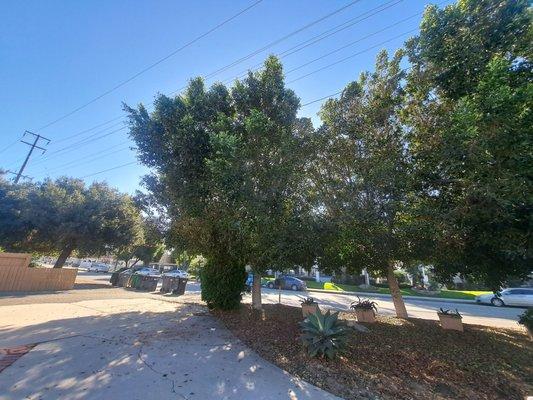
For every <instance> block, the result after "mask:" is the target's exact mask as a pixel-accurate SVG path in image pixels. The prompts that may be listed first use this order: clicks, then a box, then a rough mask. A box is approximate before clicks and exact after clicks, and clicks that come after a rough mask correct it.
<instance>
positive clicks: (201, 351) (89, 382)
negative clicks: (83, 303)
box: [0, 304, 335, 400]
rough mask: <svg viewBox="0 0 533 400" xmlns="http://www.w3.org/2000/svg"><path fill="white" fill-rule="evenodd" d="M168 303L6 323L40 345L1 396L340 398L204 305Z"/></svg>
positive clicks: (5, 380)
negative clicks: (237, 333) (285, 367)
mask: <svg viewBox="0 0 533 400" xmlns="http://www.w3.org/2000/svg"><path fill="white" fill-rule="evenodd" d="M169 306H172V307H175V308H177V309H176V310H175V311H165V312H151V311H148V312H134V311H133V312H123V313H115V314H112V315H92V316H86V317H77V318H66V319H61V320H54V321H49V322H45V323H41V324H36V325H32V326H25V327H18V328H17V327H7V328H4V329H3V330H2V331H1V332H0V343H9V342H11V343H13V344H15V343H30V342H40V344H38V345H37V346H36V347H35V348H34V349H33V350H32V351H30V352H29V353H27V354H26V355H25V356H23V357H21V358H20V359H18V360H17V361H16V362H15V363H14V364H13V365H11V366H10V367H8V368H6V369H5V370H4V371H3V372H2V373H0V393H3V394H4V395H3V397H2V396H0V398H2V400H7V399H9V400H11V399H13V400H15V399H20V398H31V399H34V398H35V399H36V398H41V399H60V398H64V399H67V398H68V399H85V398H87V399H109V398H116V399H176V398H178V399H180V398H181V399H233V398H234V399H287V398H289V393H291V392H292V393H294V394H295V396H296V397H297V398H298V399H333V398H335V397H334V396H331V395H329V394H327V393H325V392H323V391H321V390H320V389H318V388H316V387H314V386H311V385H309V384H306V383H305V382H301V381H299V380H297V379H295V378H293V377H292V376H290V375H289V374H287V373H286V372H284V371H282V370H280V369H278V368H277V367H275V366H273V365H272V364H270V363H268V362H266V361H264V360H263V359H261V358H260V357H259V356H257V355H256V354H255V353H253V352H251V351H250V350H249V349H248V348H247V347H246V346H244V345H243V344H242V343H241V342H240V341H239V340H237V339H236V338H235V337H234V336H233V335H232V334H231V333H230V332H229V331H227V330H226V329H225V328H224V327H223V326H222V325H221V324H220V323H219V322H218V321H217V320H216V319H214V318H213V317H212V316H211V315H210V314H209V313H207V312H206V310H205V308H204V307H202V306H198V305H181V306H178V307H176V305H175V304H173V305H169ZM13 338H16V340H13ZM38 338H47V339H46V341H40V340H38ZM0 347H3V345H0Z"/></svg>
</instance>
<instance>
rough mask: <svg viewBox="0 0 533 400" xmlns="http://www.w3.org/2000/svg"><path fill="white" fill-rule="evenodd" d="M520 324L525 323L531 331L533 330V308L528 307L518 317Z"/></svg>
mask: <svg viewBox="0 0 533 400" xmlns="http://www.w3.org/2000/svg"><path fill="white" fill-rule="evenodd" d="M518 323H519V324H520V325H524V326H525V327H526V328H527V329H529V330H530V331H533V308H528V309H527V310H526V311H524V312H523V313H522V314H521V315H520V318H519V319H518Z"/></svg>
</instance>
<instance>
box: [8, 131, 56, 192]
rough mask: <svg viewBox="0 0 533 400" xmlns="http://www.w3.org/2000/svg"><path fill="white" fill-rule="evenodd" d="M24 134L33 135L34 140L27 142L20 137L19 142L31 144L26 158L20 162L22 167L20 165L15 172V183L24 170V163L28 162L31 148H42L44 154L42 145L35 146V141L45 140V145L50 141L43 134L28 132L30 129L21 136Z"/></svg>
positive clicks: (31, 151)
mask: <svg viewBox="0 0 533 400" xmlns="http://www.w3.org/2000/svg"><path fill="white" fill-rule="evenodd" d="M26 135H33V136H35V140H34V141H33V143H28V142H26V141H25V140H22V139H21V142H22V143H25V144H27V145H28V146H31V147H30V151H29V152H28V155H27V156H26V159H25V160H24V163H23V164H22V167H20V170H19V172H18V173H17V177H16V178H15V183H19V180H20V178H21V176H22V173H23V172H24V168H26V164H28V161H29V159H30V156H31V153H33V149H35V148H36V147H37V148H38V149H39V150H42V151H43V153H42V154H44V153H45V151H46V149H45V148H43V147H40V146H37V143H39V140H41V139H42V140H45V141H46V145H48V143H50V139H47V138H45V137H44V136H41V135H39V134H37V133H33V132H30V131H26V132H24V135H23V136H22V138H24V137H25V136H26Z"/></svg>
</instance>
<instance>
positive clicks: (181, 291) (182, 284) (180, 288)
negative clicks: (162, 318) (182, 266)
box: [172, 278, 187, 295]
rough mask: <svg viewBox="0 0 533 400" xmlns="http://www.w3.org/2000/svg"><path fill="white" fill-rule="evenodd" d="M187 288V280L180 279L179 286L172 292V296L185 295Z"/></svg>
mask: <svg viewBox="0 0 533 400" xmlns="http://www.w3.org/2000/svg"><path fill="white" fill-rule="evenodd" d="M185 286H187V278H178V286H177V287H176V288H174V289H173V290H172V294H177V295H182V294H184V293H185Z"/></svg>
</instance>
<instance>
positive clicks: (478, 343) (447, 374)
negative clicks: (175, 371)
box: [214, 304, 533, 400]
mask: <svg viewBox="0 0 533 400" xmlns="http://www.w3.org/2000/svg"><path fill="white" fill-rule="evenodd" d="M214 314H215V315H216V316H217V317H218V318H219V319H221V320H222V321H223V323H224V324H225V325H226V326H227V327H228V328H229V329H230V330H231V331H232V332H233V333H234V334H235V335H236V336H237V337H238V338H240V339H241V340H242V341H243V342H244V343H246V344H247V345H248V346H250V347H251V348H252V349H253V350H255V351H256V352H257V353H259V354H260V355H261V356H262V357H264V358H265V359H267V360H269V361H270V362H273V363H274V364H276V365H278V366H279V367H281V368H283V369H284V370H286V371H288V372H290V373H292V374H293V375H296V376H297V377H299V378H301V379H304V380H306V381H308V382H311V383H313V384H314V385H316V386H319V387H321V388H323V389H325V390H327V391H329V392H331V393H333V394H335V395H337V396H340V397H342V398H344V399H353V400H356V399H357V400H359V399H374V398H379V399H384V400H392V399H400V400H407V399H413V400H427V399H438V400H442V399H487V400H488V399H502V400H503V399H505V400H509V399H523V398H524V397H525V396H526V395H527V394H528V393H529V394H531V393H533V365H532V364H531V360H532V359H533V346H531V342H530V341H529V339H528V338H527V335H526V334H525V332H524V331H520V330H512V329H493V328H489V327H481V326H476V325H466V324H465V332H463V333H459V332H453V331H443V330H442V329H441V327H440V326H439V323H438V322H437V321H426V320H420V319H408V320H400V319H396V318H392V317H381V316H378V322H377V323H376V324H369V325H366V326H367V328H368V329H369V332H359V331H356V330H353V331H351V332H350V333H349V338H348V344H347V348H346V349H345V350H344V351H343V352H342V353H341V356H340V357H338V358H337V359H336V360H333V361H327V360H320V359H311V358H309V357H308V356H307V355H306V353H305V352H304V351H303V349H302V346H301V344H300V340H299V336H300V327H299V325H298V323H299V322H300V321H301V320H302V314H301V309H300V308H299V307H289V306H284V305H271V304H268V305H264V306H263V311H262V312H257V311H254V310H252V309H251V307H250V306H249V305H243V306H242V307H241V308H240V309H239V310H237V311H232V312H214ZM340 317H341V319H345V320H351V319H353V318H354V314H353V313H348V312H342V313H341V314H340Z"/></svg>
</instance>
